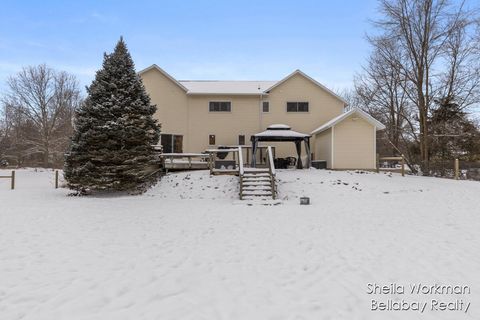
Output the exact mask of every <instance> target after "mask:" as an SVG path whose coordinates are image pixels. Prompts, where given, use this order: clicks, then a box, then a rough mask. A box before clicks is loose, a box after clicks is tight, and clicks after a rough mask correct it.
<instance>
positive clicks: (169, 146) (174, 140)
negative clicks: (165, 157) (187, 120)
mask: <svg viewBox="0 0 480 320" xmlns="http://www.w3.org/2000/svg"><path fill="white" fill-rule="evenodd" d="M160 143H161V144H162V150H163V152H164V153H182V152H183V136H182V135H178V134H165V133H162V134H161V135H160Z"/></svg>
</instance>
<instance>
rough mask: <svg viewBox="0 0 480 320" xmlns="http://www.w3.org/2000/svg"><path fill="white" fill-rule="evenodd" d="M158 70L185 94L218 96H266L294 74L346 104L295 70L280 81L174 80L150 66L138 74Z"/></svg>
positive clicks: (158, 68) (161, 70)
mask: <svg viewBox="0 0 480 320" xmlns="http://www.w3.org/2000/svg"><path fill="white" fill-rule="evenodd" d="M152 69H155V70H158V71H159V72H160V73H162V74H163V75H164V76H165V77H167V78H168V79H170V80H171V81H172V82H173V83H175V84H177V85H178V86H179V87H180V88H182V89H183V90H184V91H185V92H186V93H187V94H212V95H213V94H218V95H228V94H233V95H267V94H268V92H270V91H271V90H272V89H274V88H276V87H277V86H279V85H280V84H282V83H284V82H285V81H287V80H288V79H290V78H291V77H293V76H294V75H296V74H300V75H301V76H303V77H304V78H306V79H307V80H309V81H311V82H312V83H314V84H315V85H317V86H318V87H320V88H322V89H323V90H325V91H326V92H328V93H329V94H331V95H332V96H334V97H335V98H337V99H339V100H340V101H342V102H343V103H344V104H345V105H346V104H347V102H346V101H345V100H343V99H342V98H341V97H340V96H338V95H337V94H335V93H334V92H333V91H331V90H330V89H328V88H327V87H325V86H324V85H322V84H320V83H319V82H317V81H316V80H314V79H313V78H311V77H309V76H308V75H306V74H305V73H303V72H302V71H300V70H295V71H294V72H292V73H291V74H289V75H288V76H286V77H285V78H283V79H282V80H280V81H224V80H176V79H175V78H174V77H172V76H171V75H169V74H168V73H167V72H166V71H165V70H163V69H162V68H160V67H159V66H157V65H156V64H152V65H151V66H150V67H148V68H146V69H143V70H142V71H140V72H139V73H138V74H140V75H141V74H143V73H145V72H147V71H149V70H152Z"/></svg>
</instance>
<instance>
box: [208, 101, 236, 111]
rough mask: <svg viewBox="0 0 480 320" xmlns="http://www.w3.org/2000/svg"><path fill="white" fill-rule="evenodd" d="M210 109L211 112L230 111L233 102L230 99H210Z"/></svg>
mask: <svg viewBox="0 0 480 320" xmlns="http://www.w3.org/2000/svg"><path fill="white" fill-rule="evenodd" d="M208 109H209V111H210V112H230V111H231V103H230V102H229V101H210V102H209V108H208Z"/></svg>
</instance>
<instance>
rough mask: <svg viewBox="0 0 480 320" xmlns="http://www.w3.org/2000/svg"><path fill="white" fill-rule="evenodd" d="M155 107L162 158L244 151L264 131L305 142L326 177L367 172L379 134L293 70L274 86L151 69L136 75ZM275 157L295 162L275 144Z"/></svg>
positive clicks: (285, 147)
mask: <svg viewBox="0 0 480 320" xmlns="http://www.w3.org/2000/svg"><path fill="white" fill-rule="evenodd" d="M139 75H140V76H141V78H142V80H143V83H144V85H145V88H146V90H147V92H148V94H149V95H150V98H151V99H152V103H154V104H156V105H157V113H156V115H155V116H156V117H157V118H158V120H159V122H160V123H161V125H162V135H161V143H162V145H163V146H164V151H165V152H202V151H205V150H206V149H208V148H212V147H216V146H220V145H246V144H249V143H250V137H251V136H252V135H253V134H256V133H258V132H261V131H263V130H265V129H266V128H267V127H268V126H270V125H272V124H286V125H288V126H290V127H291V128H292V130H295V131H298V132H302V133H307V134H311V135H312V138H311V153H312V158H313V159H317V160H326V161H327V167H328V168H332V169H352V168H355V169H360V168H361V169H373V168H375V166H376V142H375V141H376V131H377V130H382V129H384V126H383V125H382V124H381V123H380V122H378V121H377V120H375V119H373V118H372V117H371V116H369V115H368V114H366V113H365V112H363V111H360V110H351V111H349V112H345V107H346V102H345V101H344V100H343V99H342V98H341V97H339V96H338V95H337V94H335V93H334V92H332V91H331V90H329V89H328V88H326V87H325V86H323V85H322V84H320V83H318V82H317V81H315V80H314V79H312V78H311V77H309V76H308V75H306V74H304V73H303V72H301V71H300V70H296V71H294V72H293V73H291V74H289V75H288V76H286V77H285V78H283V79H282V80H280V81H197V80H176V79H174V78H173V77H172V76H171V75H169V74H168V73H166V72H165V71H164V70H162V69H161V68H159V67H158V66H157V65H152V66H150V67H148V68H146V69H144V70H142V71H140V72H139ZM271 145H274V146H275V147H276V150H277V156H289V155H292V156H293V155H295V154H296V151H295V146H294V145H293V144H292V145H290V144H285V143H283V144H276V143H271Z"/></svg>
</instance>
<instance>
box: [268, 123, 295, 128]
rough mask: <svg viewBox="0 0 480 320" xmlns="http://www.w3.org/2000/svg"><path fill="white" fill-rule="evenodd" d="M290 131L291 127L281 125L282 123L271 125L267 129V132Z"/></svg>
mask: <svg viewBox="0 0 480 320" xmlns="http://www.w3.org/2000/svg"><path fill="white" fill-rule="evenodd" d="M290 129H291V128H290V126H288V125H286V124H281V123H278V124H271V125H269V126H268V128H267V130H290Z"/></svg>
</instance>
